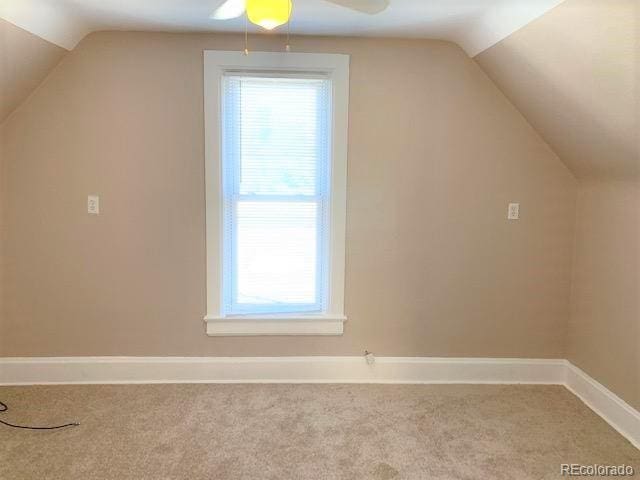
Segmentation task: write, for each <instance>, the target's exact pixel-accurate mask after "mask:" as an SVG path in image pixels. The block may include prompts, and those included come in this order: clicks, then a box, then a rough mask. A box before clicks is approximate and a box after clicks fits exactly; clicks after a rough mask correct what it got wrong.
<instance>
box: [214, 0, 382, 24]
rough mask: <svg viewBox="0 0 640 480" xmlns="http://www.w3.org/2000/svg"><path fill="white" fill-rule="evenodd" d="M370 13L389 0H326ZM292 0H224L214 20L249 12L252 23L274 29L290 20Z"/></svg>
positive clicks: (216, 11)
mask: <svg viewBox="0 0 640 480" xmlns="http://www.w3.org/2000/svg"><path fill="white" fill-rule="evenodd" d="M324 1H325V2H329V3H334V4H336V5H340V6H342V7H345V8H348V9H351V10H355V11H357V12H361V13H367V14H369V15H375V14H376V13H380V12H382V11H383V10H384V9H386V8H387V7H388V6H389V0H324ZM291 8H292V4H291V0H224V1H223V2H222V3H221V4H220V5H219V6H218V8H216V9H215V10H214V11H213V13H212V14H211V18H212V19H214V20H229V19H231V18H237V17H240V16H241V15H243V14H244V13H245V11H246V12H247V17H248V19H249V21H251V23H254V24H256V25H259V26H261V27H262V28H265V29H267V30H272V29H274V28H276V27H278V26H280V25H283V24H285V23H287V22H288V21H289V17H290V16H291Z"/></svg>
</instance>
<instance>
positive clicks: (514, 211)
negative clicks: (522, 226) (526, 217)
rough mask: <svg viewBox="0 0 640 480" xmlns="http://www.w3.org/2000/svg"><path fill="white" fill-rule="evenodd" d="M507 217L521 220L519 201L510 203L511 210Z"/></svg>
mask: <svg viewBox="0 0 640 480" xmlns="http://www.w3.org/2000/svg"><path fill="white" fill-rule="evenodd" d="M507 218H508V219H509V220H519V219H520V204H519V203H510V204H509V212H508V213H507Z"/></svg>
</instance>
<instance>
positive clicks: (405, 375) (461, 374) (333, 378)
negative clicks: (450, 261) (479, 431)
mask: <svg viewBox="0 0 640 480" xmlns="http://www.w3.org/2000/svg"><path fill="white" fill-rule="evenodd" d="M564 366H565V361H564V360H538V359H532V360H526V359H491V358H486V359H485V358H423V357H417V358H416V357H378V358H376V361H375V364H374V365H368V364H367V362H366V361H365V359H364V357H325V356H317V357H52V358H38V357H35V358H34V357H30V358H19V357H18V358H4V359H2V358H0V385H34V384H60V383H62V384H68V383H193V382H196V383H275V382H277V383H544V384H562V383H563V382H564Z"/></svg>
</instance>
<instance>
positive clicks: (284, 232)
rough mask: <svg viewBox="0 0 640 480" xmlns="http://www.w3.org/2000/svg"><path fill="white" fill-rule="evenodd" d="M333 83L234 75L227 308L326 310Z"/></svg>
mask: <svg viewBox="0 0 640 480" xmlns="http://www.w3.org/2000/svg"><path fill="white" fill-rule="evenodd" d="M329 92H331V82H330V81H329V80H327V79H317V78H291V77H285V78H283V77H279V78H274V77H257V76H246V75H241V76H238V75H233V74H230V75H229V76H227V77H226V78H225V82H224V102H223V128H222V131H223V145H222V151H223V194H224V197H225V201H224V228H225V232H224V240H223V249H224V259H225V260H224V270H223V290H224V294H223V295H224V305H225V307H224V310H225V313H227V314H251V313H254V314H260V313H265V314H266V313H296V312H320V311H322V309H323V308H324V306H325V302H326V298H327V294H326V291H327V288H328V284H327V280H326V279H327V269H328V259H327V258H325V257H326V252H327V246H326V244H327V241H328V225H327V223H328V216H327V206H328V204H329V183H330V182H329V163H330V151H331V145H330V129H329V124H330V108H331V102H330V99H331V96H330V94H329Z"/></svg>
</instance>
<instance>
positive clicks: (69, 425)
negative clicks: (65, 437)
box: [0, 402, 80, 430]
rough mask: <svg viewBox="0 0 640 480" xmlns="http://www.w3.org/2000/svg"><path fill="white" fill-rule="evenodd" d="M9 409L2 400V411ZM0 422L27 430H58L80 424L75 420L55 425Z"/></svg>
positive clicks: (0, 421) (0, 407) (0, 403)
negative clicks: (36, 425)
mask: <svg viewBox="0 0 640 480" xmlns="http://www.w3.org/2000/svg"><path fill="white" fill-rule="evenodd" d="M7 410H9V407H7V404H6V403H3V402H0V413H2V412H6V411H7ZM0 423H1V424H3V425H6V426H7V427H12V428H23V429H25V430H57V429H59V428H67V427H77V426H78V425H80V424H79V423H77V422H73V423H65V424H64V425H55V426H53V427H30V426H28V425H14V424H13V423H9V422H5V421H3V420H0Z"/></svg>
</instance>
